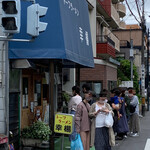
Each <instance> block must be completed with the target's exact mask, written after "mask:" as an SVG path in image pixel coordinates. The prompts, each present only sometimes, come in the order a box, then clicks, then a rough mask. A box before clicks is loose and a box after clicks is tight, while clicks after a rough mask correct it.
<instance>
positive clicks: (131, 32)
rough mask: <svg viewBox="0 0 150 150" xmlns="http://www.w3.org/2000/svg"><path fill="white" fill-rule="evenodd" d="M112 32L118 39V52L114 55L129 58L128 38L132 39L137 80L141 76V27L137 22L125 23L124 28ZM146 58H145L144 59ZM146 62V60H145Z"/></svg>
mask: <svg viewBox="0 0 150 150" xmlns="http://www.w3.org/2000/svg"><path fill="white" fill-rule="evenodd" d="M113 33H114V34H115V35H116V36H117V37H118V39H119V40H120V52H118V53H117V54H116V57H122V58H124V59H128V60H130V40H133V57H134V59H133V62H134V64H135V66H136V67H137V71H138V76H139V80H140V77H141V49H142V29H140V26H139V25H137V24H133V25H126V29H124V30H114V31H113ZM145 60H146V59H145ZM145 64H146V62H145Z"/></svg>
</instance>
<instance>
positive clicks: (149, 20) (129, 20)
mask: <svg viewBox="0 0 150 150" xmlns="http://www.w3.org/2000/svg"><path fill="white" fill-rule="evenodd" d="M127 1H128V3H129V6H130V8H131V10H132V12H133V14H135V16H136V17H137V19H138V20H139V21H140V18H139V15H138V11H137V8H136V3H135V0H127ZM138 1H139V4H140V6H141V9H140V12H142V0H138ZM144 1H145V5H144V9H145V13H144V14H145V19H146V25H147V27H149V28H150V17H149V16H150V0H144ZM124 4H126V2H125V1H124ZM123 20H124V21H125V22H126V24H139V23H138V22H137V21H136V20H135V18H134V17H133V16H132V15H131V13H130V11H129V10H128V7H127V5H126V16H125V17H124V18H123Z"/></svg>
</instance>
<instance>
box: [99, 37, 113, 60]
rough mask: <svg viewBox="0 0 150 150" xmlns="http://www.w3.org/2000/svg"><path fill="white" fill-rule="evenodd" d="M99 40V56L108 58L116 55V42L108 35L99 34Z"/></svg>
mask: <svg viewBox="0 0 150 150" xmlns="http://www.w3.org/2000/svg"><path fill="white" fill-rule="evenodd" d="M96 41H97V48H96V49H97V57H101V58H104V59H108V58H109V57H115V43H114V41H112V40H111V39H110V38H109V37H108V36H107V35H98V36H97V37H96Z"/></svg>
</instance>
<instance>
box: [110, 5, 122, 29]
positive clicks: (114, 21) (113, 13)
mask: <svg viewBox="0 0 150 150" xmlns="http://www.w3.org/2000/svg"><path fill="white" fill-rule="evenodd" d="M119 22H120V17H119V14H118V12H117V10H116V9H115V7H114V6H113V5H112V4H111V22H110V25H111V26H112V28H118V27H119Z"/></svg>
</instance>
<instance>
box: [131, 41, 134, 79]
mask: <svg viewBox="0 0 150 150" xmlns="http://www.w3.org/2000/svg"><path fill="white" fill-rule="evenodd" d="M130 45H131V48H130V61H131V81H133V59H134V57H133V39H130Z"/></svg>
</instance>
